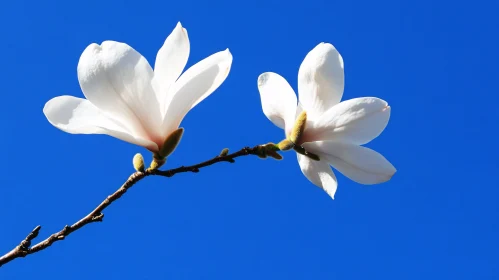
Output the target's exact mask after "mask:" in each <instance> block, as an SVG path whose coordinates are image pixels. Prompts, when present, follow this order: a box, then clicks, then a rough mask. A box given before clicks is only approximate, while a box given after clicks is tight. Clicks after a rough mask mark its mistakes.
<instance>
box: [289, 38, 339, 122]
mask: <svg viewBox="0 0 499 280" xmlns="http://www.w3.org/2000/svg"><path fill="white" fill-rule="evenodd" d="M343 87H344V73H343V58H342V57H341V55H340V54H339V53H338V51H337V50H336V49H335V48H334V46H333V45H331V44H327V43H320V44H319V45H317V46H316V47H315V48H314V49H313V50H311V51H310V52H309V53H308V54H307V56H306V57H305V59H304V60H303V62H302V64H301V66H300V70H299V72H298V94H299V99H300V102H301V103H302V104H303V108H304V109H305V111H307V115H308V116H309V117H310V118H314V119H315V118H316V117H318V116H320V115H321V114H322V113H323V112H325V111H327V110H328V109H329V108H331V107H333V106H334V105H336V104H338V103H339V102H340V100H341V96H342V95H343Z"/></svg>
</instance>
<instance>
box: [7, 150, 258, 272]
mask: <svg viewBox="0 0 499 280" xmlns="http://www.w3.org/2000/svg"><path fill="white" fill-rule="evenodd" d="M261 148H262V146H255V147H253V148H249V147H245V148H242V149H241V150H239V151H237V152H235V153H232V154H226V153H223V154H221V155H218V156H216V157H214V158H212V159H210V160H207V161H205V162H202V163H199V164H195V165H191V166H181V167H178V168H174V169H170V170H165V171H161V170H151V169H148V170H145V171H144V172H140V171H137V172H135V173H133V174H132V175H130V177H129V178H128V180H126V182H125V183H124V184H123V185H122V186H121V187H120V188H119V189H118V190H117V191H115V192H114V193H113V194H111V195H109V196H108V197H107V198H106V199H104V201H102V202H101V204H99V206H97V207H96V208H95V209H94V210H92V211H91V212H90V213H89V214H88V215H86V216H85V217H83V218H81V219H80V220H79V221H78V222H76V223H74V224H73V225H71V226H68V225H66V226H64V228H63V229H62V230H60V231H58V232H56V233H54V234H52V235H50V236H49V237H48V238H46V239H45V240H42V241H40V242H39V243H37V244H35V245H33V246H31V241H32V240H33V239H34V238H36V237H37V236H38V233H39V231H40V229H41V226H37V227H36V228H35V229H33V230H32V231H31V233H30V234H28V236H27V237H26V238H25V239H24V240H23V241H21V243H19V245H17V246H16V247H15V248H14V249H12V250H11V251H10V252H8V253H7V254H5V255H3V256H1V257H0V267H1V266H2V265H4V264H6V263H8V262H10V261H12V260H14V259H17V258H20V257H26V256H27V255H30V254H33V253H36V252H39V251H41V250H44V249H46V248H48V247H50V246H51V245H52V244H53V243H54V242H57V241H60V240H63V239H64V238H66V236H68V235H70V234H71V233H73V232H75V231H77V230H78V229H80V228H82V227H84V226H86V225H88V224H91V223H94V222H102V219H103V218H104V214H103V213H102V211H103V210H104V209H106V208H107V207H108V206H109V205H111V204H112V203H113V202H114V201H116V200H117V199H119V198H120V197H121V196H122V195H124V194H125V193H126V191H127V190H128V189H129V188H131V187H132V186H133V185H135V184H136V183H137V182H139V181H140V180H142V179H143V178H145V177H147V176H150V175H156V176H164V177H172V176H173V175H175V174H177V173H184V172H194V173H197V172H199V169H201V168H203V167H206V166H210V165H212V164H215V163H218V162H223V161H225V162H230V163H233V162H235V161H234V159H235V158H237V157H241V156H247V155H259V156H262V149H261Z"/></svg>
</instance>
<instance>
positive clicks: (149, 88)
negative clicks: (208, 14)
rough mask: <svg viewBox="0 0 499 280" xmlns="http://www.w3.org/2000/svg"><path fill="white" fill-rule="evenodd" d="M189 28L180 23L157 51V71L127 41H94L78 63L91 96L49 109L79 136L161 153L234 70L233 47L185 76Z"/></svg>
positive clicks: (56, 121)
mask: <svg viewBox="0 0 499 280" xmlns="http://www.w3.org/2000/svg"><path fill="white" fill-rule="evenodd" d="M189 51H190V43H189V38H188V36H187V31H186V30H185V29H184V28H182V25H181V24H180V23H178V24H177V26H176V27H175V29H174V30H173V32H172V33H171V34H170V35H169V36H168V38H166V41H165V43H164V44H163V46H162V47H161V49H160V50H159V51H158V54H157V55H156V62H155V64H154V69H153V68H152V67H151V66H150V65H149V63H148V62H147V60H146V59H145V58H144V57H143V56H142V55H141V54H140V53H138V52H137V51H136V50H134V49H133V48H132V47H130V46H128V45H127V44H124V43H120V42H115V41H105V42H103V43H102V44H101V45H98V44H91V45H89V46H88V47H87V48H86V49H85V50H84V51H83V53H82V55H81V57H80V61H79V62H78V81H79V82H80V87H81V89H82V91H83V94H84V95H85V97H86V99H82V98H77V97H73V96H59V97H56V98H53V99H51V100H50V101H49V102H47V104H45V107H44V108H43V112H44V114H45V116H46V117H47V119H48V121H49V122H50V123H51V124H52V125H54V126H55V127H57V128H59V129H61V130H63V131H65V132H68V133H73V134H107V135H110V136H113V137H116V138H118V139H121V140H124V141H127V142H130V143H133V144H136V145H140V146H143V147H145V148H147V149H148V150H150V151H152V152H154V153H157V152H158V151H159V150H160V149H161V147H162V145H163V143H164V141H165V139H166V137H167V136H168V135H170V134H171V133H172V132H174V131H175V130H177V129H178V127H179V125H180V122H181V121H182V119H183V118H184V116H185V115H186V114H187V112H189V110H191V109H192V108H193V107H194V106H196V105H197V104H198V103H199V102H201V101H202V100H203V99H205V98H206V97H207V96H209V95H210V94H211V93H212V92H213V91H214V90H215V89H217V88H218V87H219V86H220V85H221V84H222V82H223V81H224V80H225V78H226V77H227V75H228V74H229V71H230V67H231V64H232V55H231V53H230V52H229V50H228V49H227V50H225V51H221V52H218V53H215V54H213V55H211V56H209V57H207V58H205V59H204V60H202V61H200V62H198V63H197V64H195V65H193V66H192V67H190V68H189V69H187V71H185V72H184V73H183V74H182V75H181V73H182V71H183V70H184V67H185V65H186V63H187V59H188V57H189Z"/></svg>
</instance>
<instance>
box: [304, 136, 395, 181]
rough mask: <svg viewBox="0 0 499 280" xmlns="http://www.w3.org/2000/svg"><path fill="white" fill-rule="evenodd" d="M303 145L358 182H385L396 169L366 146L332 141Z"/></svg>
mask: <svg viewBox="0 0 499 280" xmlns="http://www.w3.org/2000/svg"><path fill="white" fill-rule="evenodd" d="M303 147H304V148H305V149H306V150H307V151H310V152H312V153H317V154H319V156H320V157H321V161H322V160H325V161H327V162H329V164H331V165H332V166H333V167H334V168H335V169H337V170H338V171H340V172H341V173H342V174H343V175H345V176H346V177H348V178H350V179H351V180H353V181H355V182H357V183H360V184H364V185H372V184H379V183H383V182H386V181H388V180H390V179H391V178H392V176H393V175H394V174H395V172H396V171H397V170H396V169H395V167H394V166H393V165H392V164H391V163H390V162H389V161H388V160H387V159H386V158H385V157H383V156H382V155H381V154H380V153H378V152H375V151H373V150H371V149H369V148H366V147H362V146H357V145H353V144H347V143H338V142H333V141H321V142H312V143H305V144H303Z"/></svg>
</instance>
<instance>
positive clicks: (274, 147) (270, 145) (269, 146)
mask: <svg viewBox="0 0 499 280" xmlns="http://www.w3.org/2000/svg"><path fill="white" fill-rule="evenodd" d="M263 147H264V148H265V150H267V151H280V149H279V147H278V146H277V145H276V144H275V143H272V142H269V143H267V144H265V145H263Z"/></svg>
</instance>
